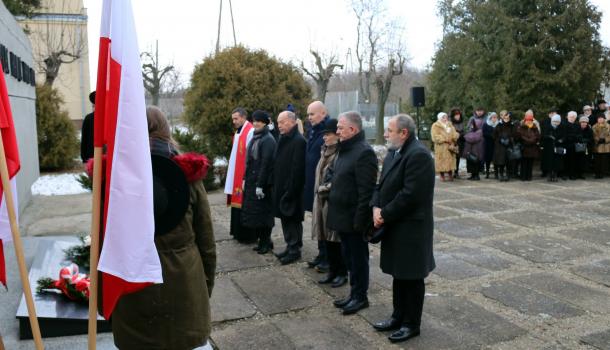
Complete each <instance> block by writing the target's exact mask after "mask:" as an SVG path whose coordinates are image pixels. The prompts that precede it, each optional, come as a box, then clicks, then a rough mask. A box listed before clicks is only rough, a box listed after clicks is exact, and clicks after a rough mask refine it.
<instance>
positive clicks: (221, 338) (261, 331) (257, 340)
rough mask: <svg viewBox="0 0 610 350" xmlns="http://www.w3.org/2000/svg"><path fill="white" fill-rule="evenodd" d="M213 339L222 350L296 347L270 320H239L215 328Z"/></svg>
mask: <svg viewBox="0 0 610 350" xmlns="http://www.w3.org/2000/svg"><path fill="white" fill-rule="evenodd" d="M212 340H213V341H214V342H215V343H216V346H218V348H219V349H222V350H224V349H231V350H254V349H287V350H290V349H296V346H295V345H294V344H293V343H292V341H291V340H290V338H288V337H287V336H285V335H284V334H283V333H282V332H280V330H279V329H278V328H277V327H276V326H275V325H274V324H273V323H271V322H268V321H251V322H239V323H235V324H232V325H230V326H229V327H226V328H223V329H218V330H216V329H214V330H212Z"/></svg>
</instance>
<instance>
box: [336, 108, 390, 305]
mask: <svg viewBox="0 0 610 350" xmlns="http://www.w3.org/2000/svg"><path fill="white" fill-rule="evenodd" d="M337 135H339V141H340V142H339V154H338V155H337V158H336V160H335V164H334V166H333V175H332V179H331V181H330V193H329V195H328V216H327V219H326V227H327V228H328V229H330V230H334V231H336V232H338V233H339V236H340V237H341V249H342V251H343V256H344V257H345V260H346V264H347V267H348V270H349V279H350V286H351V290H350V294H349V295H348V296H347V297H345V298H343V299H339V300H335V302H334V304H335V306H336V307H338V308H342V309H343V314H344V315H350V314H353V313H356V312H358V310H361V309H363V308H365V307H368V306H369V302H368V288H369V249H368V242H367V241H366V239H365V232H366V231H367V230H368V229H369V228H370V227H372V225H373V215H372V212H371V208H370V206H369V203H370V201H371V197H372V195H373V191H374V189H375V181H376V180H377V169H378V165H377V156H375V152H374V151H373V149H372V148H371V146H370V145H369V144H368V143H367V142H366V139H365V137H364V131H363V130H362V118H361V117H360V114H359V113H358V112H345V113H342V114H341V115H340V116H339V121H338V123H337Z"/></svg>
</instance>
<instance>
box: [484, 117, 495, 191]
mask: <svg viewBox="0 0 610 350" xmlns="http://www.w3.org/2000/svg"><path fill="white" fill-rule="evenodd" d="M497 125H498V115H497V114H496V112H491V113H489V115H488V116H487V120H486V121H485V124H484V125H483V140H484V143H485V178H486V179H489V172H490V168H491V162H492V161H493V159H494V148H495V145H494V130H495V129H496V126H497ZM494 173H495V175H494V177H495V178H496V179H497V178H498V168H497V166H496V163H495V162H494Z"/></svg>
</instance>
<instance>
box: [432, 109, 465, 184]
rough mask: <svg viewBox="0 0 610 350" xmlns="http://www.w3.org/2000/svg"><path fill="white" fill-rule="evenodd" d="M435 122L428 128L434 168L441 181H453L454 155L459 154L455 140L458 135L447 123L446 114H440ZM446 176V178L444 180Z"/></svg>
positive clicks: (450, 124)
mask: <svg viewBox="0 0 610 350" xmlns="http://www.w3.org/2000/svg"><path fill="white" fill-rule="evenodd" d="M436 119H437V121H436V122H435V123H434V124H432V127H431V128H430V135H431V137H432V142H434V167H435V171H436V172H438V173H440V175H441V181H445V180H448V181H453V171H454V170H455V154H456V153H458V152H459V148H458V145H457V140H458V138H459V137H460V134H458V133H457V131H455V128H454V127H453V124H452V123H451V122H450V121H449V118H448V116H447V113H445V112H440V113H439V114H438V115H437V116H436ZM445 175H447V178H445Z"/></svg>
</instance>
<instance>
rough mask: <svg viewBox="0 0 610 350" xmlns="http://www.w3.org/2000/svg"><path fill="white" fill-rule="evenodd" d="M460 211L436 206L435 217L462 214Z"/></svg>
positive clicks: (441, 217)
mask: <svg viewBox="0 0 610 350" xmlns="http://www.w3.org/2000/svg"><path fill="white" fill-rule="evenodd" d="M460 215H461V214H460V212H458V211H456V210H452V209H446V208H441V207H438V206H434V218H440V219H443V218H447V217H451V216H460Z"/></svg>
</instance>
